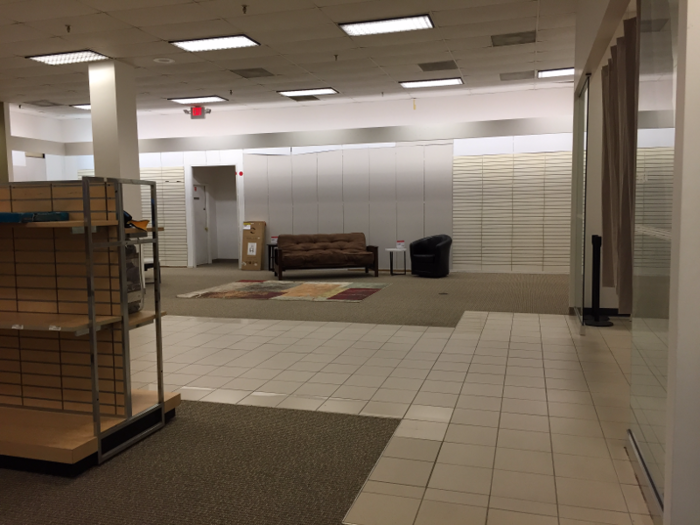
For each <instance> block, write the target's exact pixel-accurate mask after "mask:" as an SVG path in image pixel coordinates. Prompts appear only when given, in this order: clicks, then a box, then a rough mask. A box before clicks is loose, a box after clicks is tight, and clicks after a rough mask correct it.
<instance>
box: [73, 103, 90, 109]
mask: <svg viewBox="0 0 700 525" xmlns="http://www.w3.org/2000/svg"><path fill="white" fill-rule="evenodd" d="M71 107H73V108H75V109H84V110H85V111H90V109H91V108H92V106H91V105H90V104H75V105H74V106H71Z"/></svg>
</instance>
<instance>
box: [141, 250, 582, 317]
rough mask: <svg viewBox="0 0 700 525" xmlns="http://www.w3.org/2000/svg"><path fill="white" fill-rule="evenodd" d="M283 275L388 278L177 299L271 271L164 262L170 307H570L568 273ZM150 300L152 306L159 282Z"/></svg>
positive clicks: (328, 312)
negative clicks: (300, 296)
mask: <svg viewBox="0 0 700 525" xmlns="http://www.w3.org/2000/svg"><path fill="white" fill-rule="evenodd" d="M288 273H289V275H288V276H287V275H285V279H286V278H288V279H289V280H295V281H296V280H304V281H315V280H319V281H342V280H345V281H353V282H356V283H362V282H363V281H366V282H368V283H390V284H391V286H388V287H386V288H385V289H384V290H382V292H381V293H378V294H375V295H373V296H372V297H369V298H367V299H366V300H364V301H362V302H361V303H337V304H329V303H328V302H322V303H316V302H302V301H300V302H293V303H288V302H284V301H255V300H245V299H241V300H237V299H198V300H196V301H192V300H187V299H178V298H177V295H180V294H185V293H188V292H193V291H195V290H202V289H204V288H210V287H212V286H217V285H221V284H225V283H228V282H231V281H237V280H240V279H271V278H273V276H272V273H270V272H244V271H241V270H238V267H237V265H234V264H230V263H219V264H213V265H209V266H201V267H199V268H196V269H192V268H164V269H163V290H162V305H163V308H164V309H165V310H167V312H168V313H169V314H171V315H185V316H198V317H231V318H246V319H283V320H292V321H326V322H331V321H334V322H348V323H371V324H395V325H418V326H447V327H454V326H456V325H457V322H458V321H459V319H460V318H461V317H462V314H463V313H464V312H465V311H467V310H470V311H481V312H517V313H539V314H560V315H561V314H564V315H566V314H568V306H569V305H568V296H569V277H568V276H567V275H523V274H476V273H453V274H451V275H449V276H448V277H446V278H444V279H425V278H420V277H416V276H412V275H406V276H398V275H397V276H391V275H389V273H388V272H387V273H380V274H379V277H374V276H372V275H366V274H365V273H364V272H354V271H353V272H348V271H345V270H341V271H329V272H314V271H299V272H294V271H292V272H288ZM147 303H148V304H149V305H150V308H152V304H153V287H152V286H149V287H148V297H147Z"/></svg>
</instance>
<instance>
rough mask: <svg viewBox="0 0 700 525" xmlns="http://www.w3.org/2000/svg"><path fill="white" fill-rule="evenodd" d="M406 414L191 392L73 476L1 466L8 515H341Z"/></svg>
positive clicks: (184, 523)
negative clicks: (248, 401) (245, 401)
mask: <svg viewBox="0 0 700 525" xmlns="http://www.w3.org/2000/svg"><path fill="white" fill-rule="evenodd" d="M399 421H400V420H398V419H385V418H373V417H365V416H351V415H345V414H331V413H322V412H306V411H301V410H281V409H276V408H262V407H248V406H236V405H225V404H218V403H202V402H192V401H190V402H187V401H186V402H183V404H182V406H181V407H180V408H179V409H178V413H177V417H176V418H175V419H174V420H173V421H171V422H170V423H169V424H168V425H167V426H166V428H165V429H163V430H161V431H160V432H157V433H156V434H154V435H153V436H151V437H149V438H148V439H146V440H145V441H143V442H141V443H139V444H138V445H136V446H134V447H132V448H131V449H129V450H127V451H126V452H124V453H122V454H120V455H119V456H117V457H116V458H114V459H112V460H111V461H108V462H107V463H105V464H103V465H102V466H100V467H95V468H93V469H91V470H89V471H87V472H86V473H85V474H83V475H82V476H80V477H78V478H76V479H66V478H56V477H51V476H46V475H41V474H31V473H26V472H16V471H11V470H2V469H0V523H3V524H5V523H7V524H10V523H11V524H13V525H38V524H41V525H83V524H84V525H87V524H100V525H132V524H133V525H193V524H207V525H289V524H305V525H340V524H341V523H342V520H343V517H344V516H345V513H346V512H347V511H348V509H349V508H350V506H351V505H352V503H353V501H354V499H355V497H356V496H357V494H358V493H359V491H360V489H361V488H362V485H363V483H364V482H365V480H366V478H367V476H369V473H370V471H371V469H372V467H373V466H374V464H375V462H376V461H377V459H378V458H379V456H380V454H381V453H382V451H383V450H384V448H385V446H386V444H387V443H388V441H389V439H390V438H391V436H392V434H393V433H394V430H395V429H396V427H397V426H398V424H399Z"/></svg>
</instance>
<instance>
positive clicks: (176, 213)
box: [141, 167, 187, 267]
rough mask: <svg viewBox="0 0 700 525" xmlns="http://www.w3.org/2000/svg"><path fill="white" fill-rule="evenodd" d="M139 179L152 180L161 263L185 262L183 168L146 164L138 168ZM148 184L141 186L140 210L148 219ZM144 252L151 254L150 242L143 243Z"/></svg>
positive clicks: (175, 263)
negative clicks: (146, 167)
mask: <svg viewBox="0 0 700 525" xmlns="http://www.w3.org/2000/svg"><path fill="white" fill-rule="evenodd" d="M141 179H142V180H150V181H154V182H155V183H156V197H157V199H158V210H157V211H158V226H159V227H162V228H165V231H162V232H160V233H159V234H158V238H159V239H160V264H161V266H166V267H167V266H171V267H184V266H187V214H186V210H185V169H184V168H183V167H174V168H148V169H142V170H141ZM150 189H151V188H150V187H149V186H142V187H141V206H142V208H141V212H142V215H143V218H146V219H149V220H151V219H152V217H151V196H150ZM144 256H145V257H152V249H151V247H150V246H144Z"/></svg>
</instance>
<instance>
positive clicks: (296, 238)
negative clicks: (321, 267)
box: [277, 233, 367, 259]
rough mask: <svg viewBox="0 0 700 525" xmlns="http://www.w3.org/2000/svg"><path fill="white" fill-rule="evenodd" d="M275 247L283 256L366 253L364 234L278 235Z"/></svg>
mask: <svg viewBox="0 0 700 525" xmlns="http://www.w3.org/2000/svg"><path fill="white" fill-rule="evenodd" d="M277 246H278V248H279V249H280V250H282V251H283V253H284V254H285V259H286V258H287V254H288V253H290V254H291V253H292V252H302V253H303V252H312V251H319V250H321V251H328V250H335V251H341V252H342V251H348V250H349V251H351V252H355V253H357V252H367V242H366V240H365V234H364V233H337V234H316V235H280V236H279V239H278V240H277Z"/></svg>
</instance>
